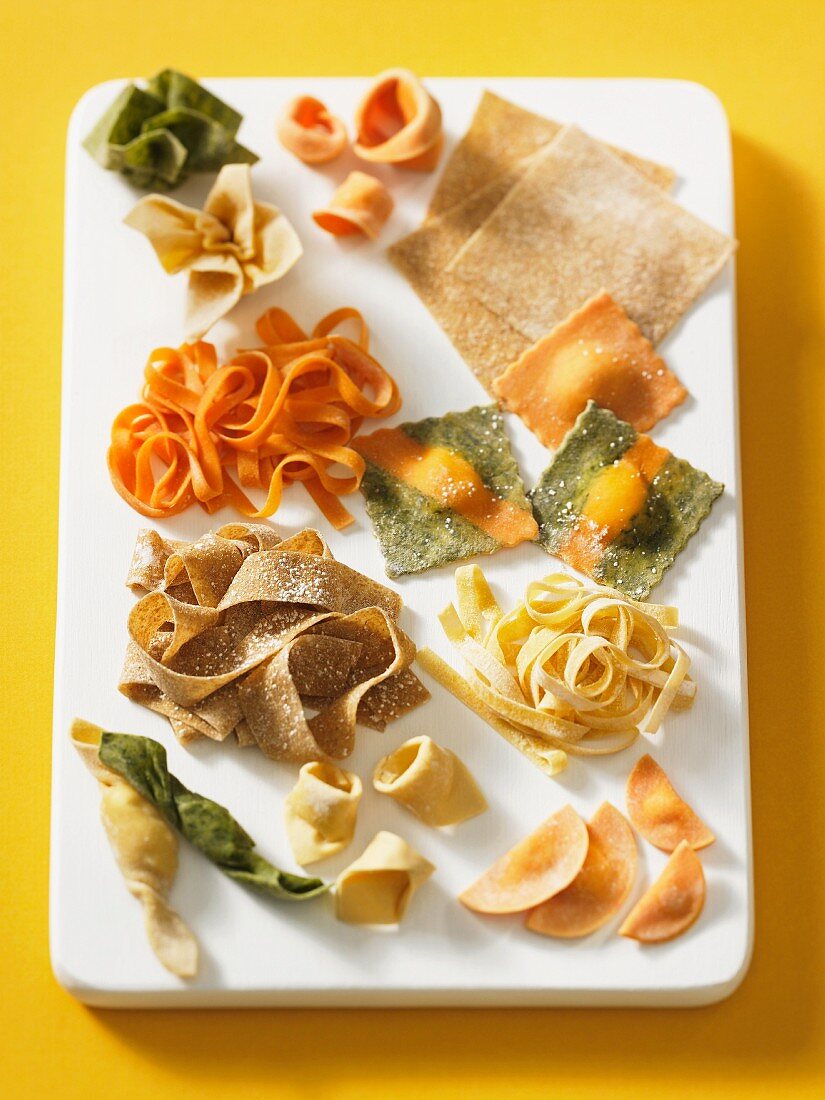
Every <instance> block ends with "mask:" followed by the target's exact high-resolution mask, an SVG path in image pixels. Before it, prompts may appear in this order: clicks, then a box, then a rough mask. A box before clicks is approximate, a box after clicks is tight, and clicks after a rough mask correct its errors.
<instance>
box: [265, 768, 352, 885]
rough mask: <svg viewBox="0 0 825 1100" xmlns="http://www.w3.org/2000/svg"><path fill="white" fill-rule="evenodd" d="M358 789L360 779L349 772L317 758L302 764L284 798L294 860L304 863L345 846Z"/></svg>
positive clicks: (319, 858)
mask: <svg viewBox="0 0 825 1100" xmlns="http://www.w3.org/2000/svg"><path fill="white" fill-rule="evenodd" d="M362 793H363V788H362V786H361V780H360V779H359V778H358V776H357V775H353V773H352V772H347V771H344V770H343V768H337V767H336V766H335V765H334V764H327V763H324V762H322V761H318V760H316V761H312V762H310V763H308V764H304V766H303V767H302V768H301V770H300V772H299V773H298V782H297V783H296V784H295V786H294V787H293V788H292V790H291V791H290V792H289V794H288V795H287V796H286V800H285V802H284V816H285V820H286V835H287V839H288V840H289V844H290V847H291V848H292V854H293V855H294V856H295V861H296V863H300V864H301V866H302V867H305V866H306V865H307V864H309V863H316V862H317V861H318V860H321V859H326V858H327V857H328V856H334V855H336V853H338V852H341V851H343V849H344V848H346V846H347V845H348V844H349V843H350V841H351V840H352V837H353V833H354V832H355V819H356V816H357V813H358V803H359V802H360V801H361V794H362Z"/></svg>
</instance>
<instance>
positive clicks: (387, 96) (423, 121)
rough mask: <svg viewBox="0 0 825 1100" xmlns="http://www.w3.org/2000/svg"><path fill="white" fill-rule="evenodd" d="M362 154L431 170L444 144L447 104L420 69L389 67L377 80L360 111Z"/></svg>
mask: <svg viewBox="0 0 825 1100" xmlns="http://www.w3.org/2000/svg"><path fill="white" fill-rule="evenodd" d="M355 130H356V141H355V144H354V146H353V149H354V150H355V153H356V155H357V156H359V157H361V158H362V159H363V160H369V161H373V162H374V163H379V164H395V165H397V166H398V167H400V168H411V169H413V170H414V171H418V172H431V171H432V170H433V169H434V168H435V167H436V165H437V164H438V161H439V158H440V156H441V152H442V149H443V148H444V130H443V123H442V120H441V108H440V107H439V105H438V103H437V102H436V100H435V99H433V97H432V96H431V95H430V93H429V92H428V91H427V89H426V88H425V87H424V85H423V84H422V83H421V81H420V80H419V79H418V77H417V76H416V75H415V73H413V72H410V70H409V69H387V71H386V72H383V73H380V74H379V75H378V76H377V77H376V78H375V80H374V81H373V84H372V87H371V88H370V89H369V91H368V92H367V94H366V95H365V96H364V98H363V99H362V100H361V102H360V104H359V105H358V109H357V110H356V112H355Z"/></svg>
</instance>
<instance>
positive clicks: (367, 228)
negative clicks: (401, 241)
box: [312, 172, 395, 241]
mask: <svg viewBox="0 0 825 1100" xmlns="http://www.w3.org/2000/svg"><path fill="white" fill-rule="evenodd" d="M394 205H395V203H394V202H393V198H392V195H391V194H390V193H389V191H388V190H387V189H386V187H385V186H384V184H383V183H382V182H381V180H377V179H376V178H375V176H368V175H367V174H366V172H350V174H349V175H348V176H347V178H346V179H345V180H344V182H343V183H342V184H341V186H340V187H339V188H338V190H337V191H336V192H335V193H334V195H333V196H332V198H331V199H330V201H329V203H328V204H327V205H326V206H324V207H323V208H322V209H321V210H316V211H315V212H314V213H313V215H312V217H313V220H314V221H315V223H316V224H317V225H319V226H320V227H321V229H324V230H326V232H327V233H331V234H332V235H333V237H352V236H355V235H356V234H358V233H361V234H362V235H363V236H365V237H369V239H370V240H371V241H374V240H375V239H376V237H377V236H378V234H379V233H380V232H381V229H382V227H383V225H384V223H385V222H386V221H387V219H388V218H389V216H390V214H391V213H392V210H393V206H394Z"/></svg>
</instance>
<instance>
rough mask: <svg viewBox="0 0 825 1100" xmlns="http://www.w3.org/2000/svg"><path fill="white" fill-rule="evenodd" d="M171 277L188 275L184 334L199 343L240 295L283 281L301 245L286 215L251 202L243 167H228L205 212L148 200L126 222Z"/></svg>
mask: <svg viewBox="0 0 825 1100" xmlns="http://www.w3.org/2000/svg"><path fill="white" fill-rule="evenodd" d="M124 220H125V223H126V225H129V226H131V227H132V229H137V230H138V231H139V232H141V233H143V234H144V235H145V236H146V237H148V239H149V242H150V244H151V245H152V247H153V248H154V250H155V253H156V255H157V257H158V259H159V260H160V262H161V264H162V265H163V268H164V270H165V271H166V272H167V273H168V274H170V275H176V274H177V273H178V272H180V271H188V272H189V293H188V298H187V305H186V335H187V338H188V339H190V340H196V339H200V337H202V336H203V335H204V333H206V332H207V331H208V330H209V329H210V328H211V327H212V325H214V324H215V323H216V322H217V321H219V320H220V319H221V317H223V316H224V315H225V314H226V313H228V312H229V310H230V309H232V307H233V306H234V305H235V304H236V303H237V302H238V301H239V300H240V298H241V297H242V296H243V295H244V294H251V293H252V291H253V290H257V289H258V287H261V286H266V285H267V284H268V283H274V282H275V281H276V280H277V279H280V278H282V277H283V276H284V275H286V273H287V272H288V271H289V269H290V268H291V267H292V266H293V264H295V263H296V261H297V260H298V259H299V258H300V256H301V254H302V252H303V248H302V247H301V242H300V241H299V239H298V235H297V233H296V232H295V230H294V229H293V228H292V225H291V224H290V222H289V221H288V220H287V218H286V217H285V216H284V215H283V214H282V213H281V212H280V210H278V208H277V207H275V206H271V205H270V204H269V203H265V202H255V201H254V200H253V198H252V180H251V174H250V170H249V165H248V164H227V165H225V166H224V167H223V168H222V169H221V171H220V173H219V174H218V178H217V180H216V181H215V185H214V187H213V188H212V190H211V191H210V192H209V196H208V197H207V200H206V205H205V206H204V209H203V210H195V209H193V208H191V207H189V206H183V205H182V204H181V203H179V202H176V201H175V200H174V199H170V198H167V197H166V196H165V195H147V196H146V197H145V198H142V199H141V200H140V202H138V203H137V205H136V206H135V207H134V208H133V209H132V211H131V212H130V213H129V214H128V215H127V216H126V218H125V219H124Z"/></svg>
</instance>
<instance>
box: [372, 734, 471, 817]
mask: <svg viewBox="0 0 825 1100" xmlns="http://www.w3.org/2000/svg"><path fill="white" fill-rule="evenodd" d="M372 784H373V786H374V787H375V789H376V790H377V791H379V792H380V793H381V794H387V795H389V796H390V798H394V799H395V800H396V802H400V803H401V805H402V806H406V808H407V809H408V810H411V811H412V812H413V813H414V814H415V815H416V817H420V818H421V820H422V821H423V822H425V824H427V825H435V826H442V825H458V824H459V823H460V822H462V821H467V820H468V819H469V818H471V817H476V816H477V815H478V814H481V813H484V811H485V810H486V809H487V801H486V799H485V798H484V795H483V794H482V793H481V791H480V789H479V787H478V784H477V783H476V781H475V779H473V777H472V775H471V774H470V772H469V770H468V769H467V767H466V766H465V765H464V764H463V763H462V761H461V760H459V758H458V757H457V756H456V755H455V753H454V752H450V750H449V749H444V748H442V747H441V745H437V744H436V743H435V741H433V739H432V738H431V737H427V736H426V735H425V736H421V737H411V738H410V740H409V741H405V742H404V744H403V745H399V747H398V748H397V749H396V750H395V752H392V753H390V754H389V756H385V757H384V758H383V760H379V762H378V764H377V766H376V768H375V773H374V774H373V778H372Z"/></svg>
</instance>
